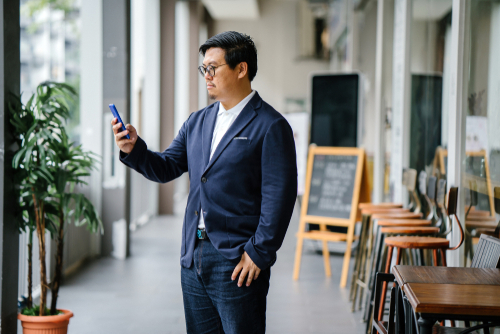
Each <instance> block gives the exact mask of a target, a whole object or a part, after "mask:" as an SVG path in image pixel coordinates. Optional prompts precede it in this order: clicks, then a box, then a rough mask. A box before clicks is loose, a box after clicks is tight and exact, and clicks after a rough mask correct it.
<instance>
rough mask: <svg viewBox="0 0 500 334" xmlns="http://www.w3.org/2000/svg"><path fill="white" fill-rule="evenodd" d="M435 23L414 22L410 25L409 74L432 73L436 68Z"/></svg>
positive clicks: (436, 29) (436, 27)
mask: <svg viewBox="0 0 500 334" xmlns="http://www.w3.org/2000/svg"><path fill="white" fill-rule="evenodd" d="M437 32H438V26H437V21H423V20H422V21H420V20H418V21H416V20H412V24H411V41H410V43H411V56H410V62H411V63H410V71H411V73H412V74H413V73H433V72H435V68H436V65H435V64H436V44H437V43H436V37H437Z"/></svg>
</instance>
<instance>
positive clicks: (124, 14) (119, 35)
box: [102, 0, 130, 256]
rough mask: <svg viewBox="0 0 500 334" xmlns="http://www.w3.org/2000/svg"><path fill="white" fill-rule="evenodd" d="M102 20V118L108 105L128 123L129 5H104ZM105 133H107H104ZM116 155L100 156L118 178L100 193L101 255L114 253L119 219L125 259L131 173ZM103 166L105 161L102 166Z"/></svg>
mask: <svg viewBox="0 0 500 334" xmlns="http://www.w3.org/2000/svg"><path fill="white" fill-rule="evenodd" d="M102 19H103V39H102V40H103V105H102V110H103V118H104V115H108V116H109V115H111V112H110V110H109V108H108V105H109V104H110V103H114V104H115V105H116V108H117V109H118V112H119V113H120V115H121V117H122V119H123V121H124V122H125V123H128V122H130V1H128V0H106V1H103V11H102ZM111 118H112V117H111V116H110V119H111ZM108 130H109V129H108ZM104 133H108V132H106V129H105V131H104ZM103 138H104V145H105V147H106V145H110V146H108V147H115V146H114V145H115V144H114V139H113V137H112V135H111V134H110V135H109V136H108V135H105V136H104V137H103ZM106 141H109V143H108V144H107V143H106ZM117 154H118V152H116V151H115V152H113V150H111V154H109V155H108V154H107V153H106V150H105V155H104V156H103V160H104V159H110V162H111V163H112V165H113V171H115V172H113V173H116V174H114V175H116V178H117V180H116V182H109V183H106V186H105V187H104V190H103V205H102V207H103V214H102V220H103V224H104V236H103V238H102V254H103V255H105V256H106V255H110V254H111V252H112V251H113V244H112V235H113V222H116V221H118V220H120V219H125V221H126V226H127V228H126V247H127V256H128V255H129V254H130V231H129V225H130V169H129V168H126V167H125V166H124V165H123V164H120V163H118V162H117V161H116V157H117ZM113 161H114V162H113ZM106 163H107V162H106V161H104V163H103V165H105V164H106ZM105 182H107V180H105Z"/></svg>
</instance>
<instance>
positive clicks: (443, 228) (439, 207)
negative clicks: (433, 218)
mask: <svg viewBox="0 0 500 334" xmlns="http://www.w3.org/2000/svg"><path fill="white" fill-rule="evenodd" d="M445 193H446V180H445V179H440V180H439V181H438V183H437V188H436V200H435V203H436V211H437V215H438V216H439V218H438V221H437V222H436V226H437V227H439V228H440V231H439V234H440V235H446V234H447V232H448V231H447V225H448V224H447V223H445V224H443V221H445V222H447V221H448V216H447V215H446V210H445V206H444V198H445Z"/></svg>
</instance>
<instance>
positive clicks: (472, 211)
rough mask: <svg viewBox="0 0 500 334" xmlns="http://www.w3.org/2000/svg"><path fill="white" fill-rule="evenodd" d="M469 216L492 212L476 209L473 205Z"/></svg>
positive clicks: (485, 214) (484, 214)
mask: <svg viewBox="0 0 500 334" xmlns="http://www.w3.org/2000/svg"><path fill="white" fill-rule="evenodd" d="M469 216H491V212H490V211H487V210H476V209H475V208H474V207H473V208H472V209H471V210H470V212H469Z"/></svg>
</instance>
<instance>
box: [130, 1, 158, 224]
mask: <svg viewBox="0 0 500 334" xmlns="http://www.w3.org/2000/svg"><path fill="white" fill-rule="evenodd" d="M131 6H132V7H131V78H130V79H131V80H130V81H131V90H130V93H131V96H130V103H131V117H130V118H131V120H130V122H131V124H132V125H133V126H135V127H136V129H137V131H138V133H139V136H141V138H143V139H144V140H145V141H146V143H147V145H148V148H149V149H151V150H159V149H160V148H159V146H160V145H159V144H160V125H159V123H160V14H159V13H160V3H159V0H148V1H142V0H133V1H132V2H131ZM140 92H142V99H139V94H140ZM124 121H125V120H124ZM125 122H128V121H125ZM130 182H131V208H130V211H131V212H130V220H131V223H132V224H141V223H144V222H146V221H147V219H148V217H150V216H152V215H156V214H157V213H158V195H159V190H158V184H157V183H155V182H151V181H149V180H147V179H145V178H144V177H143V176H142V175H140V174H139V173H136V172H132V173H131V178H130Z"/></svg>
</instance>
